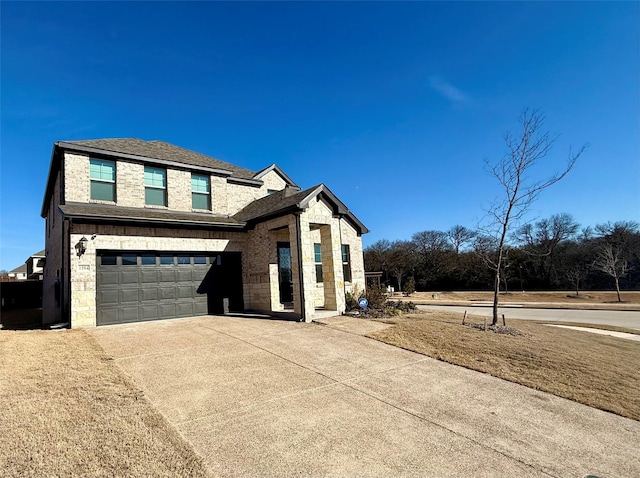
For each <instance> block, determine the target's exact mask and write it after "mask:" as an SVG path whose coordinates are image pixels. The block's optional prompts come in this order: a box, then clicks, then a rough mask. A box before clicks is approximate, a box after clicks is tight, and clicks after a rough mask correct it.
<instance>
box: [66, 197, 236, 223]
mask: <svg viewBox="0 0 640 478" xmlns="http://www.w3.org/2000/svg"><path fill="white" fill-rule="evenodd" d="M59 208H60V211H62V214H63V215H64V216H65V217H68V218H73V219H89V220H91V221H119V222H140V223H162V224H166V225H181V226H187V225H189V226H194V225H200V226H219V227H224V228H229V227H230V228H234V229H236V228H243V227H244V226H245V224H244V222H240V221H238V220H237V219H235V218H232V217H227V216H216V215H213V214H206V213H199V212H181V211H168V210H166V209H152V208H136V207H124V206H112V205H110V204H91V203H74V202H69V203H66V204H62V205H60V206H59Z"/></svg>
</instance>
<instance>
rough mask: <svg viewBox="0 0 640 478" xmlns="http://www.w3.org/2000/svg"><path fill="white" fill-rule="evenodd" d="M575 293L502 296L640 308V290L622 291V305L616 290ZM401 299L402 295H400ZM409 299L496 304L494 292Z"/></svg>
mask: <svg viewBox="0 0 640 478" xmlns="http://www.w3.org/2000/svg"><path fill="white" fill-rule="evenodd" d="M575 294H576V293H575V291H555V292H509V293H508V294H505V293H501V294H500V302H502V303H506V302H516V303H535V302H538V303H544V304H558V305H559V304H565V305H566V304H569V305H570V306H571V307H572V308H582V307H585V306H589V305H602V304H606V305H607V306H609V307H613V308H615V307H616V306H620V307H622V308H626V307H627V306H629V305H640V291H622V292H621V293H620V296H621V298H622V303H619V302H618V296H617V295H616V293H615V291H582V292H580V294H579V295H578V296H576V295H575ZM396 296H398V297H399V296H400V294H396ZM408 300H412V301H418V302H421V301H428V302H429V303H434V304H435V303H438V302H443V303H446V302H457V301H463V302H490V301H493V292H488V291H481V292H414V293H413V294H411V297H410V298H409V299H408Z"/></svg>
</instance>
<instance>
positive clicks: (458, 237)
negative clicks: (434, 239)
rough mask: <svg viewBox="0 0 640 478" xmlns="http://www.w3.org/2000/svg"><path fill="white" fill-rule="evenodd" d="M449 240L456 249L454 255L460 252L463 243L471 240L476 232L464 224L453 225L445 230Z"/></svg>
mask: <svg viewBox="0 0 640 478" xmlns="http://www.w3.org/2000/svg"><path fill="white" fill-rule="evenodd" d="M447 237H448V238H449V242H450V243H451V245H452V246H453V249H454V250H455V251H456V255H458V254H460V249H461V248H462V246H464V245H465V244H467V243H469V242H471V241H472V240H473V239H474V238H475V237H476V232H475V231H472V230H471V229H468V228H466V227H464V226H453V227H452V228H451V229H449V231H448V232H447Z"/></svg>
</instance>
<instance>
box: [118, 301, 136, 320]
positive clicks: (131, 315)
mask: <svg viewBox="0 0 640 478" xmlns="http://www.w3.org/2000/svg"><path fill="white" fill-rule="evenodd" d="M139 320H140V314H139V313H138V306H137V305H136V306H133V307H120V321H121V322H137V321H139Z"/></svg>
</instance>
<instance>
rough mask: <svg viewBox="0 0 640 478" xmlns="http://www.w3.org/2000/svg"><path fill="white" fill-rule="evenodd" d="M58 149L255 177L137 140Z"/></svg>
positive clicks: (89, 142) (227, 165)
mask: <svg viewBox="0 0 640 478" xmlns="http://www.w3.org/2000/svg"><path fill="white" fill-rule="evenodd" d="M56 145H58V146H60V147H63V148H65V149H74V147H75V149H79V150H85V151H86V150H88V152H94V153H95V152H97V153H103V154H107V155H112V156H122V155H127V156H133V157H135V158H134V159H159V160H162V161H167V162H173V163H180V164H185V165H188V166H200V167H203V168H211V169H216V170H219V171H220V173H222V174H225V173H226V174H228V175H229V176H233V177H234V178H239V179H253V178H254V176H255V175H256V173H255V172H254V171H250V170H248V169H244V168H241V167H239V166H235V165H233V164H230V163H227V162H225V161H220V160H219V159H215V158H212V157H210V156H206V155H204V154H200V153H196V152H195V151H191V150H190V149H185V148H181V147H179V146H175V145H173V144H169V143H165V142H164V141H158V140H154V141H143V140H141V139H137V138H109V139H90V140H82V141H59V142H58V143H56Z"/></svg>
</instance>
